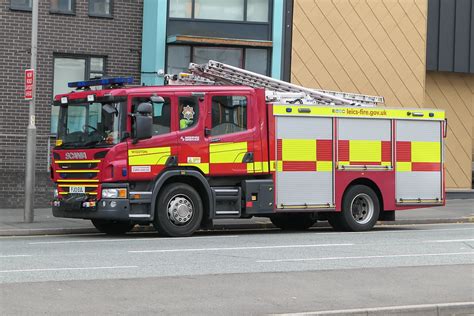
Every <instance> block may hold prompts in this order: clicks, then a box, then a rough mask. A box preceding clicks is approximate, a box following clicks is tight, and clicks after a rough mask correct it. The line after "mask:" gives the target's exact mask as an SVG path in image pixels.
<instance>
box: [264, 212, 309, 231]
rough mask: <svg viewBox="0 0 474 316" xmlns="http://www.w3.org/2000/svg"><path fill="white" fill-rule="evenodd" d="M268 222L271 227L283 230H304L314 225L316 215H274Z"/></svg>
mask: <svg viewBox="0 0 474 316" xmlns="http://www.w3.org/2000/svg"><path fill="white" fill-rule="evenodd" d="M270 220H271V222H272V224H273V225H275V226H276V227H278V228H280V229H283V230H305V229H308V228H310V227H311V226H313V225H314V224H315V223H316V214H315V213H297V214H275V215H272V216H271V217H270Z"/></svg>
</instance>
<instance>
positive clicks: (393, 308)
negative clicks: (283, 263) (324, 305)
mask: <svg viewBox="0 0 474 316" xmlns="http://www.w3.org/2000/svg"><path fill="white" fill-rule="evenodd" d="M464 306H469V307H470V306H474V303H473V302H456V303H440V304H420V305H397V306H383V307H371V308H354V309H338V310H327V311H314V312H302V313H284V314H272V315H278V316H290V315H291V316H300V315H301V316H302V315H333V314H334V315H343V314H347V315H349V314H356V313H360V314H367V313H369V312H375V313H376V314H380V312H382V311H387V312H388V311H391V312H401V313H402V314H405V313H404V312H407V311H406V310H411V309H418V310H420V309H425V308H430V309H433V308H437V307H464ZM430 315H431V313H430Z"/></svg>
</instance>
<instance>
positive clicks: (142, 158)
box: [128, 147, 171, 166]
mask: <svg viewBox="0 0 474 316" xmlns="http://www.w3.org/2000/svg"><path fill="white" fill-rule="evenodd" d="M170 155H171V147H155V148H143V149H130V150H129V151H128V164H129V165H131V166H140V165H164V164H165V163H166V159H168V157H169V156H170Z"/></svg>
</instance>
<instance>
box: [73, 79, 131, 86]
mask: <svg viewBox="0 0 474 316" xmlns="http://www.w3.org/2000/svg"><path fill="white" fill-rule="evenodd" d="M131 83H133V78H132V77H128V78H125V77H117V78H104V79H94V80H87V81H75V82H69V83H68V84H67V86H68V87H69V88H78V89H79V88H87V87H93V86H110V85H119V86H123V85H125V84H131Z"/></svg>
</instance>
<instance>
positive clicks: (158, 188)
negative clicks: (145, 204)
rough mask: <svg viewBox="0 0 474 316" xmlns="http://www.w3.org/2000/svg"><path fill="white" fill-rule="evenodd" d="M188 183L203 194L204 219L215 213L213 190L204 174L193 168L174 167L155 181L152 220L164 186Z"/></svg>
mask: <svg viewBox="0 0 474 316" xmlns="http://www.w3.org/2000/svg"><path fill="white" fill-rule="evenodd" d="M178 182H180V183H186V184H188V185H190V186H191V187H193V188H194V189H195V190H196V191H197V192H198V194H199V195H200V196H201V199H202V203H203V205H202V206H203V212H204V214H203V219H202V220H203V221H206V220H208V219H210V218H211V216H212V214H214V212H213V211H214V203H213V202H212V201H213V199H212V191H211V187H210V186H209V183H208V182H207V180H206V178H205V177H204V175H203V174H202V173H201V172H199V171H197V170H192V169H173V170H167V171H165V172H163V173H162V174H161V175H160V176H159V177H158V178H157V179H156V181H155V184H154V187H153V191H152V192H153V193H152V199H151V220H153V219H154V216H155V208H156V203H157V199H158V196H159V194H160V193H161V192H162V190H163V188H164V187H166V186H167V185H168V184H170V183H178Z"/></svg>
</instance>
